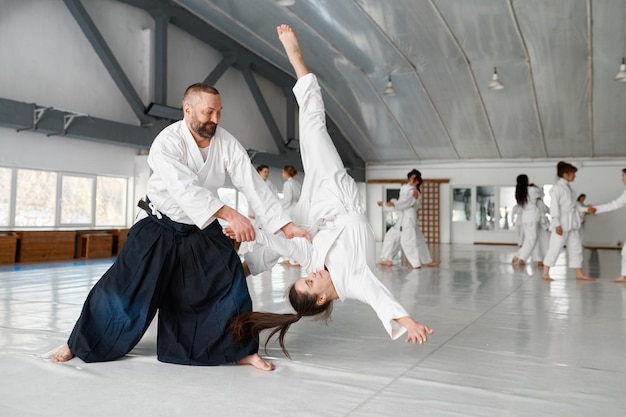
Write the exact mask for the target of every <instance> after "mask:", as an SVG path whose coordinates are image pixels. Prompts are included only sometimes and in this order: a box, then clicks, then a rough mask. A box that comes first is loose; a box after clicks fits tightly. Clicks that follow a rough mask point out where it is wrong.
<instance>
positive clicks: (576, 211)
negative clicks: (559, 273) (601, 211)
mask: <svg viewBox="0 0 626 417" xmlns="http://www.w3.org/2000/svg"><path fill="white" fill-rule="evenodd" d="M556 171H557V176H558V177H559V179H558V181H557V182H556V184H554V186H553V187H552V189H551V190H550V196H551V197H552V200H551V203H550V215H551V216H552V234H551V235H550V243H549V244H548V252H547V253H546V257H545V258H544V260H543V264H544V267H543V274H542V275H541V278H542V279H543V280H544V281H554V279H553V278H552V277H551V276H550V268H551V267H553V266H554V264H555V263H556V259H557V258H558V256H559V253H560V252H561V248H562V247H563V245H567V255H568V258H569V267H570V268H574V269H575V270H576V279H577V280H581V281H593V280H594V279H593V278H591V277H588V276H587V275H585V274H584V272H583V268H582V264H583V245H582V241H581V238H580V226H581V220H582V211H583V210H587V209H586V208H584V209H583V208H581V207H580V206H579V205H578V203H577V201H576V194H574V190H572V188H571V186H570V183H571V182H572V181H574V179H575V178H576V171H578V168H576V167H575V166H574V165H572V164H569V163H567V162H563V161H560V162H559V163H558V164H557V166H556Z"/></svg>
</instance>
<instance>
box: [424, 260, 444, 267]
mask: <svg viewBox="0 0 626 417" xmlns="http://www.w3.org/2000/svg"><path fill="white" fill-rule="evenodd" d="M440 263H441V261H432V262H429V263H427V264H426V266H428V267H430V268H432V267H435V266H439V264H440Z"/></svg>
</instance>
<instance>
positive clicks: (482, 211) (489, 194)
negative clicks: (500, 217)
mask: <svg viewBox="0 0 626 417" xmlns="http://www.w3.org/2000/svg"><path fill="white" fill-rule="evenodd" d="M495 192H496V187H494V186H480V185H479V186H477V187H476V230H493V229H494V227H495V214H496V213H495V208H496V195H495Z"/></svg>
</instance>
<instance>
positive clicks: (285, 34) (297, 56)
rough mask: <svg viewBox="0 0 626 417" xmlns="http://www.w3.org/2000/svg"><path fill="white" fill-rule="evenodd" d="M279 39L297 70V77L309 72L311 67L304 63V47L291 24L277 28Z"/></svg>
mask: <svg viewBox="0 0 626 417" xmlns="http://www.w3.org/2000/svg"><path fill="white" fill-rule="evenodd" d="M276 32H277V33H278V39H279V40H280V41H281V43H282V44H283V48H285V52H286V53H287V58H289V62H290V63H291V65H293V69H294V70H295V71H296V78H298V79H300V78H302V77H303V76H305V75H306V74H308V73H309V69H308V68H307V67H306V65H304V58H303V56H302V49H300V44H299V43H298V38H296V34H295V33H294V32H293V30H292V29H291V27H290V26H289V25H280V26H278V27H277V28H276Z"/></svg>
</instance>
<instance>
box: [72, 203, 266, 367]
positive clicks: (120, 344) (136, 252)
mask: <svg viewBox="0 0 626 417" xmlns="http://www.w3.org/2000/svg"><path fill="white" fill-rule="evenodd" d="M157 310H159V323H158V334H157V357H158V359H159V361H162V362H170V363H177V364H185V365H220V364H225V363H234V362H236V361H238V360H240V359H242V358H244V357H246V356H248V355H251V354H253V353H256V352H257V351H258V342H257V341H250V342H249V343H247V344H245V345H235V344H234V343H233V341H232V339H231V336H230V333H228V332H227V331H226V327H227V325H228V320H229V319H230V318H231V317H233V316H235V315H237V314H241V313H245V312H249V311H252V300H251V299H250V294H249V293H248V286H247V283H246V278H245V275H244V271H243V267H242V265H241V260H240V259H239V256H238V255H237V253H236V251H235V250H234V247H233V244H232V242H231V241H230V239H228V237H226V236H224V234H223V233H222V228H221V226H220V225H219V223H218V222H217V221H214V222H213V223H211V225H209V226H208V227H207V228H205V229H204V230H200V229H199V228H198V227H196V226H192V225H186V224H181V223H176V222H173V221H172V220H170V219H169V218H168V217H166V216H163V217H162V219H157V218H156V217H155V216H153V215H150V216H149V217H148V218H145V219H143V220H141V221H139V222H137V223H136V224H135V225H134V226H133V227H132V228H131V229H130V230H129V233H128V237H127V239H126V242H125V243H124V246H123V247H122V250H121V252H120V254H119V255H118V258H117V259H116V261H115V263H114V264H113V265H112V266H111V268H109V270H108V271H107V272H106V273H105V274H104V275H103V276H102V278H101V279H100V280H99V281H98V282H97V283H96V285H95V286H94V287H93V289H92V290H91V292H90V293H89V296H88V297H87V300H86V301H85V304H84V306H83V310H82V312H81V315H80V318H79V319H78V321H77V323H76V325H75V326H74V330H73V331H72V334H71V335H70V338H69V341H68V344H69V347H70V350H71V351H72V353H73V354H74V355H76V356H77V357H79V358H81V359H82V360H83V361H85V362H101V361H109V360H113V359H116V358H119V357H122V356H124V355H125V354H126V353H128V352H130V351H131V349H132V348H133V347H134V346H135V345H136V344H137V343H138V342H139V340H140V339H141V337H142V336H143V334H144V333H145V331H146V330H147V328H148V326H149V325H150V322H151V321H152V319H153V318H154V316H155V314H156V312H157Z"/></svg>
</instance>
